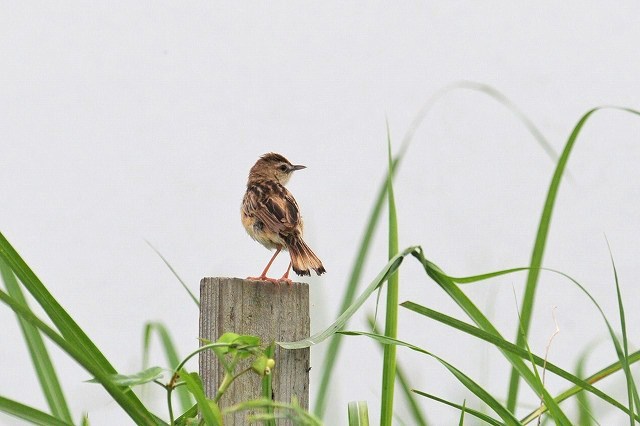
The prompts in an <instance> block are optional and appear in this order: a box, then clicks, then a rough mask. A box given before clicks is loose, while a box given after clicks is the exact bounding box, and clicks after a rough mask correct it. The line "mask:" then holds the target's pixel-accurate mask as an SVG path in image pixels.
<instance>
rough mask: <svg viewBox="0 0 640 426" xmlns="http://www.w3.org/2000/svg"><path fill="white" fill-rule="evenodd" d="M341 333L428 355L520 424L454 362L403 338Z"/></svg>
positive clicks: (503, 415) (509, 420) (508, 421)
mask: <svg viewBox="0 0 640 426" xmlns="http://www.w3.org/2000/svg"><path fill="white" fill-rule="evenodd" d="M340 333H341V334H345V335H349V336H366V337H369V338H371V339H375V340H377V341H379V342H381V343H383V344H385V345H394V346H404V347H406V348H409V349H411V350H413V351H416V352H419V353H422V354H425V355H428V356H430V357H432V358H433V359H435V360H436V361H438V362H439V363H440V364H442V365H443V366H444V367H445V368H446V369H447V370H449V372H450V373H451V374H453V376H454V377H455V378H456V379H458V381H459V382H460V383H462V384H463V385H464V386H465V387H466V388H467V389H468V390H469V391H471V392H472V393H473V394H474V395H476V396H477V397H478V398H480V400H482V401H483V402H484V403H485V404H487V405H488V406H489V407H490V408H491V409H492V410H493V411H494V412H495V413H496V414H497V415H498V416H499V417H500V418H501V419H502V420H503V421H504V422H505V423H506V424H507V425H520V424H521V423H520V421H519V420H518V419H517V418H516V417H515V416H514V415H513V413H512V412H511V411H509V410H507V409H506V408H505V407H504V406H502V404H500V402H498V400H496V399H495V398H494V397H493V396H492V395H491V394H490V393H489V392H487V391H486V390H485V389H484V388H483V387H482V386H480V385H478V384H477V383H476V382H474V381H473V380H472V379H471V378H470V377H469V376H467V375H466V374H464V373H463V372H462V371H460V370H458V369H457V368H456V367H454V366H453V365H452V364H450V363H448V362H447V361H445V360H444V359H442V358H440V357H438V356H436V355H434V354H432V353H431V352H429V351H426V350H424V349H422V348H420V347H418V346H415V345H412V344H410V343H406V342H403V341H401V340H397V339H392V338H390V337H387V336H383V335H380V334H374V333H368V332H362V331H341V332H340Z"/></svg>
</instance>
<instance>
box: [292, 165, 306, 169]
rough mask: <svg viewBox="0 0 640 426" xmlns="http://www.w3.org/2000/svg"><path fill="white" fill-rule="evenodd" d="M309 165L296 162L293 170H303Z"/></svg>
mask: <svg viewBox="0 0 640 426" xmlns="http://www.w3.org/2000/svg"><path fill="white" fill-rule="evenodd" d="M306 168H307V166H302V165H300V164H296V165H295V166H293V170H302V169H306Z"/></svg>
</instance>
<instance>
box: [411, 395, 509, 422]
mask: <svg viewBox="0 0 640 426" xmlns="http://www.w3.org/2000/svg"><path fill="white" fill-rule="evenodd" d="M412 392H414V393H416V394H418V395H420V396H424V397H426V398H429V399H433V400H434V401H438V402H440V403H442V404H445V405H448V406H450V407H453V408H457V409H458V410H460V411H462V410H464V411H465V412H467V413H469V414H471V415H472V416H474V417H476V418H478V419H480V420H482V421H483V422H485V423H487V424H490V425H493V426H502V425H503V423H502V422H500V421H499V420H496V419H494V418H493V417H491V416H488V415H486V414H484V413H482V412H480V411H478V410H474V409H471V408H469V407H466V406H465V407H463V406H462V405H458V404H456V403H454V402H451V401H447V400H446V399H442V398H438V397H437V396H435V395H431V394H428V393H426V392H422V391H419V390H416V389H414V390H413V391H412Z"/></svg>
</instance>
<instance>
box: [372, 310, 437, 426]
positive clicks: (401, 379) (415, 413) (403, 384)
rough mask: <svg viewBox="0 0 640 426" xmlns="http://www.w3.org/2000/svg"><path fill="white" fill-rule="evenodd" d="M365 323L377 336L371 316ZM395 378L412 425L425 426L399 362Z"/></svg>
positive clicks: (420, 410)
mask: <svg viewBox="0 0 640 426" xmlns="http://www.w3.org/2000/svg"><path fill="white" fill-rule="evenodd" d="M401 306H402V305H401ZM367 322H368V323H369V327H371V332H372V333H375V334H379V332H378V329H377V328H376V323H375V320H374V318H373V317H372V316H368V317H367ZM380 345H382V343H380ZM396 377H397V379H398V383H399V384H400V389H402V392H403V393H404V396H405V398H406V400H407V403H408V404H409V410H410V411H411V415H412V417H413V419H412V420H413V423H412V424H414V425H416V426H427V419H426V417H425V415H424V413H423V412H422V408H420V405H419V404H418V401H417V400H416V398H415V394H414V393H413V392H412V389H411V385H410V384H409V380H408V379H407V375H406V374H405V372H404V369H403V368H402V366H401V364H400V362H398V363H397V365H396Z"/></svg>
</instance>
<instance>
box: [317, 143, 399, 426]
mask: <svg viewBox="0 0 640 426" xmlns="http://www.w3.org/2000/svg"><path fill="white" fill-rule="evenodd" d="M401 159H402V156H401V155H398V156H397V157H396V159H395V160H394V161H393V164H392V171H393V173H394V174H395V172H396V171H397V169H398V166H399V164H400V160H401ZM386 193H387V178H385V179H384V181H383V182H382V184H381V186H380V189H379V190H378V195H377V196H376V201H375V202H374V205H373V209H372V210H371V214H370V216H369V220H368V221H367V226H366V228H365V231H364V235H363V236H362V240H361V242H360V246H359V247H358V253H357V255H356V260H355V262H354V264H353V267H352V269H351V273H350V274H349V281H348V283H347V286H346V287H345V293H344V295H343V296H342V303H341V305H340V310H339V312H341V313H345V312H346V311H347V309H349V307H350V306H351V305H352V304H353V302H354V299H355V297H356V291H357V289H358V284H359V282H360V279H361V277H362V271H363V269H364V265H365V261H366V259H367V256H368V254H369V247H370V246H371V240H372V239H373V236H374V234H375V231H376V228H377V226H378V222H379V220H380V215H381V214H382V207H383V206H384V202H385V196H386ZM341 338H342V336H340V335H333V337H332V338H331V340H330V342H329V346H328V348H327V352H326V355H325V357H324V360H323V363H322V371H325V372H326V373H325V374H323V375H322V378H321V380H320V384H319V385H318V392H317V393H316V400H315V404H314V412H315V414H316V415H318V416H319V417H322V415H323V414H324V412H325V410H326V403H327V395H328V390H329V383H330V381H331V378H332V377H333V376H332V372H333V371H334V370H335V369H334V365H335V362H336V360H337V357H338V352H339V350H340V346H341Z"/></svg>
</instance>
